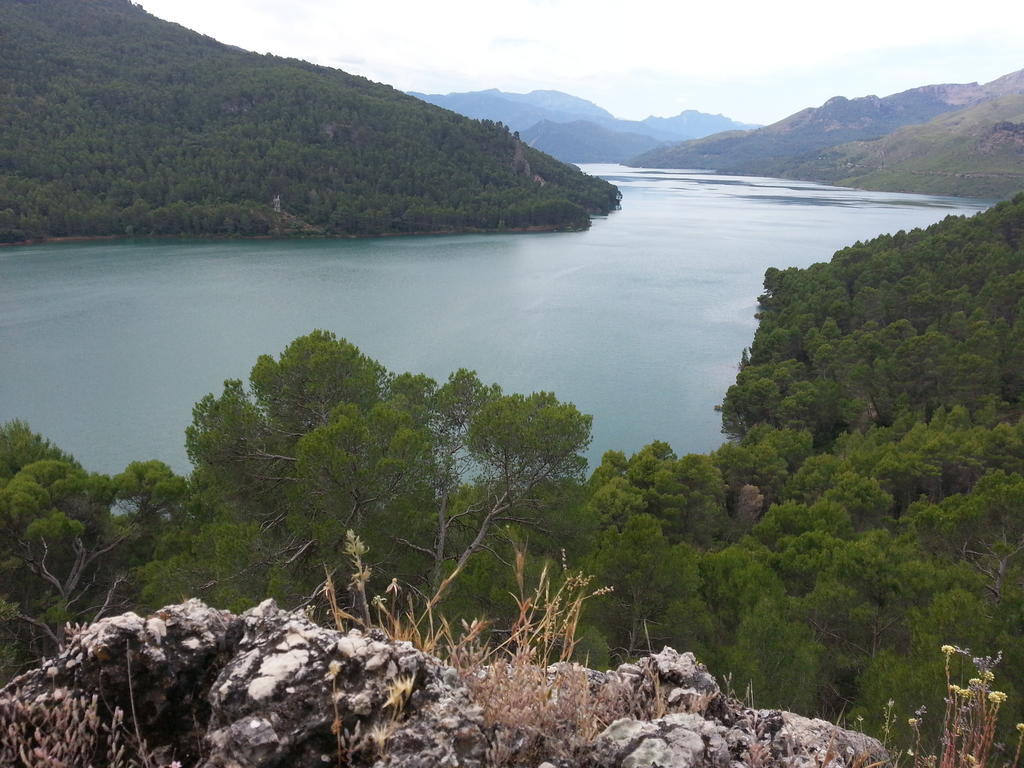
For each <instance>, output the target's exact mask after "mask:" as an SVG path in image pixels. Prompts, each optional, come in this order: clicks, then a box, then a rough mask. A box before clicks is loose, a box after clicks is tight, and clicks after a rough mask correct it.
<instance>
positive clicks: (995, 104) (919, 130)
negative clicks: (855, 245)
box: [786, 93, 1024, 197]
mask: <svg viewBox="0 0 1024 768" xmlns="http://www.w3.org/2000/svg"><path fill="white" fill-rule="evenodd" d="M786 175H788V176H791V177H795V178H813V179H820V180H822V181H828V182H830V183H833V184H839V185H842V186H851V187H860V188H862V189H904V190H913V191H916V192H924V193H932V194H947V195H964V196H976V197H1009V196H1010V195H1012V194H1014V193H1015V192H1019V191H1021V190H1022V189H1024V94H1022V93H1015V94H1010V95H1008V96H1002V97H1000V98H997V99H993V100H991V101H984V102H982V103H981V104H977V105H975V106H973V107H968V108H967V109H960V110H957V111H955V112H948V113H946V114H944V115H940V116H939V117H937V118H935V119H934V120H930V121H929V122H927V123H925V124H924V125H913V126H907V127H905V128H901V129H900V130H898V131H895V132H894V133H891V134H889V135H888V136H884V137H883V138H881V139H876V140H875V141H858V142H850V143H848V144H840V145H839V146H837V147H830V148H829V149H827V150H825V151H823V152H820V153H815V154H814V156H813V157H810V158H807V159H805V160H803V161H801V162H799V163H794V165H792V166H791V167H789V168H787V169H786Z"/></svg>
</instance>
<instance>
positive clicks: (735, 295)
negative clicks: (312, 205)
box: [0, 165, 987, 472]
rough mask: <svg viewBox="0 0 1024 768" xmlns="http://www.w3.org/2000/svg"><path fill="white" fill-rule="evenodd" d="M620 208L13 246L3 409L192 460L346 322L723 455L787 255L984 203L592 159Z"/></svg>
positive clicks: (433, 366)
mask: <svg viewBox="0 0 1024 768" xmlns="http://www.w3.org/2000/svg"><path fill="white" fill-rule="evenodd" d="M585 170H587V171H588V172H590V173H595V174H599V175H601V176H604V177H605V178H608V179H609V180H610V181H612V182H613V183H615V184H617V185H619V187H620V189H621V190H622V192H623V201H622V210H621V211H617V212H615V213H613V214H612V215H610V216H608V217H607V218H603V219H598V220H595V221H594V225H593V227H592V228H591V229H590V230H589V231H587V232H581V233H571V234H541V235H463V236H454V237H448V236H445V237H405V238H382V239H374V240H344V241H305V242H299V241H251V242H244V241H156V242H149V241H139V240H136V241H123V242H93V243H83V244H60V245H43V246H31V247H25V248H6V249H0V361H2V366H3V367H2V373H0V421H7V420H9V419H13V418H20V419H24V420H27V421H28V422H29V423H30V424H31V426H32V428H33V429H34V430H36V431H37V432H41V433H43V434H45V435H46V436H47V437H49V438H50V439H51V440H53V441H55V442H56V443H57V444H58V445H60V446H61V447H62V448H64V449H65V450H68V451H70V452H71V453H73V454H74V455H75V456H76V457H78V459H79V460H80V461H81V462H82V463H83V464H84V465H85V466H86V467H87V468H88V469H91V470H95V471H103V472H118V471H120V470H121V469H123V468H124V466H125V464H127V463H128V462H129V461H132V460H135V459H147V458H158V459H161V460H163V461H166V462H168V463H169V464H170V465H171V466H172V467H174V468H175V469H177V470H179V471H187V470H188V468H189V465H188V461H187V459H186V457H185V450H184V428H185V426H186V425H187V424H188V423H189V422H190V421H191V408H192V405H193V403H195V401H197V400H198V399H200V398H201V397H202V396H203V395H205V394H206V393H208V392H214V391H217V392H219V391H220V388H221V385H222V382H223V380H224V379H226V378H232V377H237V378H245V377H246V376H247V375H248V372H249V369H250V368H251V366H252V364H253V363H254V362H255V360H256V357H257V356H258V355H259V354H262V353H271V354H274V355H276V354H277V353H279V352H280V351H281V350H282V349H283V348H284V347H285V345H286V344H287V343H288V342H289V341H291V340H292V339H294V338H295V337H296V336H299V335H302V334H305V333H308V332H309V331H310V330H312V329H314V328H326V329H329V330H331V331H334V332H335V333H336V334H338V335H339V336H343V337H345V338H347V339H349V340H350V341H352V342H353V343H355V344H357V345H358V346H359V347H360V348H361V349H362V350H363V351H364V352H365V353H366V354H368V355H370V356H371V357H374V358H377V359H378V360H380V361H381V362H382V363H384V364H385V365H386V366H387V367H388V368H390V369H391V370H394V371H406V370H408V371H416V372H425V373H428V374H430V375H431V376H433V377H435V378H438V379H443V378H445V377H447V375H448V373H449V372H450V371H452V370H453V369H455V368H459V367H466V368H472V369H475V370H476V371H477V372H478V373H479V375H480V377H481V378H482V379H483V380H484V381H488V382H489V381H496V382H498V383H500V384H501V385H502V387H503V388H504V389H505V390H506V391H519V392H532V391H536V390H550V391H554V392H555V393H556V394H557V395H558V396H559V397H560V398H561V399H563V400H569V401H572V402H574V403H576V405H577V406H578V407H579V408H580V409H581V410H582V411H584V412H587V413H591V414H593V415H594V443H593V447H592V450H591V452H590V458H591V462H592V464H593V463H595V462H596V461H598V460H599V459H600V455H601V454H602V453H603V452H604V451H605V450H608V449H618V450H623V451H626V452H627V453H628V452H632V451H635V450H637V449H639V448H640V447H642V446H643V445H645V444H647V443H649V442H650V441H652V440H655V439H660V440H666V441H668V442H669V443H671V444H672V446H673V447H674V448H675V450H676V451H677V452H678V453H686V452H690V451H707V450H710V449H713V448H714V447H716V446H717V445H719V444H720V443H721V441H722V437H721V435H720V432H719V427H720V420H719V416H718V414H717V413H716V412H715V411H714V410H713V407H714V406H715V404H717V403H719V402H720V401H721V399H722V396H723V394H724V392H725V389H726V387H728V385H729V384H730V383H731V381H732V380H733V377H734V376H735V373H736V361H737V360H738V359H739V357H740V353H741V351H742V349H743V347H744V346H747V345H749V344H750V341H751V338H752V336H753V331H754V328H755V320H754V317H753V315H754V311H755V299H756V297H757V295H758V294H759V293H760V289H761V280H762V277H763V274H764V271H765V269H766V268H767V267H769V266H777V267H787V266H806V265H808V264H811V263H813V262H816V261H825V260H828V259H829V258H830V257H831V255H832V253H833V252H834V251H835V250H836V249H838V248H840V247H842V246H844V245H847V244H850V243H853V242H854V241H856V240H858V239H866V238H869V237H872V236H874V235H876V234H879V233H881V232H895V231H897V230H900V229H910V228H913V227H918V226H924V225H927V224H931V223H932V222H935V221H938V220H940V219H942V218H943V217H945V216H947V215H949V214H962V213H968V214H969V213H973V212H975V211H977V210H980V209H982V208H984V207H986V205H987V204H986V203H984V202H981V201H974V200H964V199H957V198H940V197H924V196H918V195H900V194H890V193H874V192H861V191H855V190H845V189H837V188H833V187H824V186H819V185H815V184H806V183H801V182H792V181H781V180H777V179H757V178H740V177H726V176H717V175H712V174H707V173H697V172H687V171H672V170H663V171H658V170H634V169H628V168H624V167H621V166H608V165H601V166H585Z"/></svg>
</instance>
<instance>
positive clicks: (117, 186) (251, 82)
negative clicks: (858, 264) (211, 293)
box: [0, 0, 619, 243]
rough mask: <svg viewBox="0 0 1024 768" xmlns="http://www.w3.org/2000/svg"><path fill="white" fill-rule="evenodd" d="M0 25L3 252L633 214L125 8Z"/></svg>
mask: <svg viewBox="0 0 1024 768" xmlns="http://www.w3.org/2000/svg"><path fill="white" fill-rule="evenodd" d="M0 27H2V28H3V29H4V30H6V32H7V33H8V34H5V36H4V45H3V46H2V47H0V139H2V141H0V243H2V242H17V241H21V240H26V239H31V238H39V237H45V236H49V237H60V236H70V235H79V236H81V235H125V234H128V235H132V234H134V235H146V234H157V235H268V234H279V235H283V234H297V235H302V234H307V235H308V234H329V235H368V234H382V233H413V232H448V231H469V230H509V229H520V228H542V229H583V228H586V227H587V226H589V216H588V214H590V213H607V212H608V211H609V210H611V209H613V208H615V207H616V206H617V204H618V199H619V193H618V190H617V189H616V188H615V187H614V186H612V185H611V184H608V183H607V182H605V181H603V180H601V179H597V178H593V177H590V176H586V175H585V174H583V173H581V172H580V171H579V170H578V169H577V168H575V167H574V166H569V165H565V164H563V163H560V162H558V161H556V160H554V159H553V158H551V157H549V156H547V155H544V154H542V153H540V152H537V151H535V150H532V149H530V148H529V147H526V146H525V145H523V144H522V143H521V142H520V141H519V140H518V139H517V138H516V137H514V136H513V135H512V134H511V133H510V132H509V130H508V129H507V128H506V127H505V126H503V125H501V124H500V123H499V124H496V123H493V122H487V121H483V122H481V121H474V120H469V119H467V118H464V117H462V116H460V115H457V114H455V113H453V112H449V111H447V110H443V109H440V108H437V107H434V106H431V105H428V104H425V103H424V102H422V101H420V100H418V99H416V98H414V97H412V96H406V95H405V94H403V93H400V92H399V91H396V90H394V89H392V88H390V87H389V86H386V85H381V84H378V83H373V82H370V81H369V80H366V79H365V78H361V77H356V76H353V75H349V74H346V73H345V72H342V71H340V70H335V69H330V68H327V67H319V66H314V65H312V64H309V63H306V62H303V61H298V60H294V59H282V58H279V57H275V56H270V55H267V56H260V55H257V54H253V53H247V52H245V51H241V50H239V49H237V48H234V47H231V46H227V45H222V44H220V43H218V42H216V41H214V40H212V39H210V38H207V37H204V36H202V35H199V34H196V33H194V32H191V31H189V30H186V29H184V28H183V27H180V26H178V25H176V24H171V23H168V22H164V21H161V20H159V19H157V18H155V17H153V16H151V15H149V14H148V13H146V12H145V11H144V10H143V9H142V8H141V7H139V6H136V5H133V4H132V3H130V2H128V0H93V1H92V2H78V1H77V0H34V1H33V2H11V3H4V4H3V5H2V6H0ZM275 198H276V199H278V200H279V201H280V212H277V211H276V210H275V204H274V200H275Z"/></svg>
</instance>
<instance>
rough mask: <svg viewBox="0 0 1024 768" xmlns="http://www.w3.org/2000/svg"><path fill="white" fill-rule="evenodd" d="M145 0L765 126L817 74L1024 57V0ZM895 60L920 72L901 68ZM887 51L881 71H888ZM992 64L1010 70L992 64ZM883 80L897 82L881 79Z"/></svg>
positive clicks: (362, 57) (388, 61)
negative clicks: (965, 1) (917, 56)
mask: <svg viewBox="0 0 1024 768" xmlns="http://www.w3.org/2000/svg"><path fill="white" fill-rule="evenodd" d="M143 5H144V6H145V7H146V9H147V10H149V11H150V12H152V13H154V14H156V15H157V16H160V17H161V18H167V19H171V20H174V21H178V22H179V23H182V24H184V25H185V26H188V27H191V28H193V29H196V30H198V31H201V32H203V33H205V34H208V35H211V36H213V37H216V38H217V39H220V40H222V41H224V42H228V43H232V44H234V45H239V46H241V47H243V48H248V49H251V50H256V51H259V52H267V51H270V52H273V53H277V54H280V55H287V56H295V57H299V58H305V59H308V60H311V61H315V62H317V63H321V64H327V65H331V66H342V67H343V68H345V67H346V66H347V67H348V68H349V71H353V72H355V73H356V74H362V75H365V76H367V77H370V78H372V79H375V80H380V81H384V82H388V83H391V84H393V85H395V86H396V87H398V88H402V89H404V90H421V91H451V90H467V89H474V88H488V87H499V88H503V89H506V90H512V89H516V88H519V89H530V88H557V89H560V90H566V91H569V92H574V93H577V95H581V96H585V97H591V96H589V95H588V94H600V95H601V97H602V98H603V99H604V101H602V102H600V103H601V104H602V106H606V107H608V108H609V109H611V110H612V111H613V112H617V113H619V114H621V115H622V116H625V117H642V116H645V115H646V114H649V113H659V114H668V113H670V112H673V111H678V109H681V108H683V107H692V108H696V109H702V110H705V111H724V112H726V113H727V114H730V116H733V117H737V118H738V119H748V120H755V119H756V120H761V121H765V120H770V119H776V118H778V117H782V116H783V115H784V114H787V113H786V112H785V111H782V110H781V109H775V110H772V109H771V107H770V103H776V104H779V105H781V104H786V105H792V104H797V105H798V106H796V107H792V108H790V106H786V107H785V109H788V110H789V111H793V109H796V108H799V107H800V106H807V105H809V104H811V103H818V102H815V101H814V100H813V99H815V98H817V96H818V94H819V93H825V92H828V88H827V83H821V82H820V81H821V79H822V77H823V76H827V77H830V78H832V79H834V80H835V81H836V84H837V87H835V88H833V89H831V92H830V93H829V95H834V94H835V93H846V94H847V95H850V96H856V95H862V94H864V93H867V92H871V91H876V92H877V91H879V90H880V91H882V92H885V93H889V92H893V91H897V90H901V89H903V88H907V87H911V86H912V85H921V84H924V83H926V82H942V81H946V80H949V79H954V80H974V79H980V80H984V79H991V78H992V77H996V76H998V75H999V74H1003V73H1005V72H1007V71H1011V70H1013V69H1017V68H1020V67H1022V66H1024V57H1022V60H1017V61H1015V62H1013V63H1010V62H1011V61H1012V60H1013V59H1014V58H1015V56H1019V55H1020V53H1019V52H1024V32H1022V30H1024V3H1019V2H1013V3H1010V2H1003V3H980V4H979V3H975V4H974V5H973V6H972V7H971V8H970V9H967V10H965V8H964V6H963V5H962V3H960V2H956V3H954V2H950V1H949V0H930V1H929V2H922V1H920V0H896V1H895V2H894V0H859V2H857V3H856V4H852V3H850V4H838V3H827V2H822V1H821V0H785V2H767V1H765V2H752V1H751V0H743V1H741V2H737V1H736V0H733V2H728V3H726V2H711V3H709V2H680V1H679V0H676V1H674V2H670V1H669V0H633V1H632V2H629V3H624V2H622V0H509V1H508V2H503V3H494V2H481V1H480V0H434V1H433V2H422V1H417V2H413V1H411V0H379V1H378V2H376V3H366V2H365V1H363V2H358V3H357V2H353V1H352V0H342V1H341V2H337V1H331V0H289V2H271V1H270V0H213V1H211V0H143ZM964 46H968V47H969V49H970V50H971V51H974V56H973V64H974V66H973V67H972V66H971V64H972V61H971V59H972V57H971V56H966V57H965V56H963V55H959V56H957V57H954V58H956V59H957V63H958V65H959V66H961V67H962V68H964V69H971V70H972V71H963V73H962V74H954V75H952V76H950V75H948V74H947V71H948V69H949V67H944V66H943V65H942V60H943V59H942V56H941V55H938V56H935V55H930V56H926V57H924V58H923V59H921V60H920V62H918V63H916V64H915V62H914V61H913V60H912V59H911V58H908V57H907V56H904V55H901V52H904V53H908V52H913V51H918V50H927V51H929V52H932V53H934V52H939V54H941V51H942V50H943V49H947V48H948V49H950V50H956V51H961V52H962V50H963V49H964ZM896 61H898V62H902V64H901V66H903V67H905V69H906V72H907V73H908V74H910V73H912V74H913V77H915V78H918V79H916V80H913V81H909V80H908V78H907V77H905V76H904V73H903V72H901V71H893V70H892V68H891V67H892V63H893V62H896ZM883 62H884V63H885V64H884V66H887V67H888V68H889V69H888V71H884V70H882V69H880V68H879V67H882V66H883ZM997 62H998V63H997ZM993 66H1003V67H1004V69H1002V70H996V71H992V67H993ZM858 67H859V68H860V69H859V70H858V69H857V68H858ZM958 71H959V70H958ZM932 72H934V73H935V74H934V76H929V75H930V74H931V73H932ZM885 78H889V80H890V81H891V82H893V83H894V85H892V86H891V87H885V86H884V82H883V81H884V80H885ZM814 81H819V87H818V89H817V90H815V88H814V87H812V83H813V82H814ZM861 83H863V85H860V84H861ZM840 84H841V85H842V88H839V87H838V86H839V85H840ZM573 87H576V88H585V89H587V92H580V91H573ZM766 88H767V89H769V92H768V93H766V92H765V89H766ZM822 88H824V90H822ZM850 89H852V90H850ZM690 91H692V93H693V94H694V98H698V97H700V98H705V99H707V98H712V97H713V96H714V94H715V93H716V92H718V93H720V94H721V97H720V98H717V99H714V98H713V101H714V102H715V103H708V102H690V101H687V99H688V93H687V92H690ZM744 94H745V95H744ZM641 96H642V98H643V99H644V100H645V101H643V102H641ZM812 96H813V98H812ZM824 98H827V96H825V97H824ZM807 99H811V101H807ZM820 100H823V99H819V101H820ZM747 103H749V105H750V108H749V110H748V108H747V106H746V105H747ZM716 104H721V106H716Z"/></svg>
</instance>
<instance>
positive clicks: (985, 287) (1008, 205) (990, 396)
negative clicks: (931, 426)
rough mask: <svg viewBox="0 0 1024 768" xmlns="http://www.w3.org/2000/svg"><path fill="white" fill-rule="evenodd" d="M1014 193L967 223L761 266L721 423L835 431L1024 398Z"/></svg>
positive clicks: (996, 414)
mask: <svg viewBox="0 0 1024 768" xmlns="http://www.w3.org/2000/svg"><path fill="white" fill-rule="evenodd" d="M1022 248H1024V195H1018V196H1016V197H1015V198H1014V199H1013V200H1012V201H1008V202H1003V203H1000V204H999V205H997V206H995V207H993V208H991V209H989V210H988V211H986V212H984V213H981V214H978V215H977V216H974V217H972V218H968V219H965V218H954V217H948V218H947V219H945V220H944V221H942V222H939V223H938V224H935V225H933V226H931V227H929V228H927V229H924V230H920V229H916V230H914V231H912V232H899V233H897V234H895V235H883V236H881V237H878V238H876V239H874V240H872V241H870V242H867V243H857V244H856V245H853V246H850V247H849V248H844V249H843V250H841V251H839V252H837V253H836V254H835V256H834V257H833V258H832V261H831V263H829V264H815V265H813V266H811V267H809V268H808V269H796V268H790V269H785V270H778V269H769V270H768V271H767V272H766V274H765V280H764V286H765V293H764V295H763V296H761V297H760V298H759V302H760V305H761V311H760V313H759V314H758V317H759V318H760V324H759V326H758V329H757V334H756V335H755V336H754V343H753V345H752V346H751V348H750V354H749V358H747V357H746V356H745V358H744V361H743V363H742V365H741V369H740V372H739V374H738V375H737V377H736V383H735V384H734V385H733V386H732V387H730V388H729V391H728V393H727V394H726V397H725V402H724V404H723V407H722V410H723V424H724V427H725V429H724V431H725V432H727V433H728V434H731V435H733V436H737V437H742V436H744V435H746V434H748V433H749V432H750V431H751V430H753V429H756V428H757V427H759V426H765V425H767V426H771V427H775V428H779V429H806V430H809V431H810V432H811V434H812V435H813V436H814V438H815V442H816V444H818V445H827V444H829V443H830V442H831V441H832V440H833V439H834V438H836V437H837V436H838V435H840V434H841V433H843V432H844V431H846V430H848V429H866V428H868V427H870V426H876V427H888V426H892V425H893V424H897V423H904V422H906V421H907V420H908V419H909V420H911V421H915V420H918V421H921V420H924V421H926V420H929V419H931V418H932V416H933V415H934V414H935V413H936V412H937V411H939V410H940V409H949V408H953V407H962V408H965V409H966V410H967V411H968V412H969V413H971V414H975V415H977V414H981V415H982V416H983V417H984V418H986V419H989V420H991V421H994V420H997V419H999V418H1008V419H1010V418H1016V417H1017V416H1019V415H1020V413H1021V407H1022V405H1024V303H1022V299H1021V297H1022V295H1024V259H1022V255H1024V251H1022Z"/></svg>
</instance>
